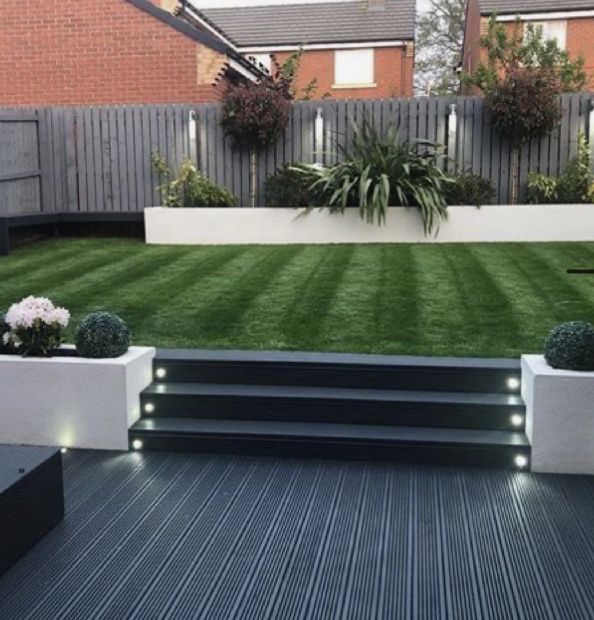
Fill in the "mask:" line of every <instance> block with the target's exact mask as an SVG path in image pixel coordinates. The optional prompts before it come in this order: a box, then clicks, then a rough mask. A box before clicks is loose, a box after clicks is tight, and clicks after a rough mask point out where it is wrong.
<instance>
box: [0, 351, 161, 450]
mask: <svg viewBox="0 0 594 620" xmlns="http://www.w3.org/2000/svg"><path fill="white" fill-rule="evenodd" d="M154 357H155V349H154V348H152V347H131V348H130V350H129V351H128V352H127V353H126V354H125V355H123V356H122V357H119V358H114V359H99V360H94V359H84V358H77V357H54V358H49V359H43V358H23V357H20V356H16V355H0V393H1V394H2V397H1V398H0V444H1V443H8V444H28V445H43V446H58V447H62V446H64V447H73V448H89V449H105V450H127V449H128V428H129V427H130V426H131V425H132V424H133V423H134V422H135V421H136V420H137V419H138V418H139V417H140V399H139V396H140V392H141V391H142V390H143V389H144V388H145V387H146V386H148V385H149V384H150V383H151V381H152V363H153V358H154Z"/></svg>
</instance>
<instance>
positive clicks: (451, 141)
mask: <svg viewBox="0 0 594 620" xmlns="http://www.w3.org/2000/svg"><path fill="white" fill-rule="evenodd" d="M457 136H458V113H457V111H456V104H455V103H452V104H450V114H449V118H448V152H447V155H448V170H449V171H450V172H454V171H455V170H456V167H457V165H456V159H455V158H456V152H457V149H456V146H457Z"/></svg>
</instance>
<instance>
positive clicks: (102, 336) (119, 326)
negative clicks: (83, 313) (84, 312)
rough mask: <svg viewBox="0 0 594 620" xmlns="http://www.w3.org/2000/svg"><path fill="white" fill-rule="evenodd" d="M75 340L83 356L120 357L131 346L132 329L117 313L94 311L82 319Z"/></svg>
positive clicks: (78, 350) (77, 348)
mask: <svg viewBox="0 0 594 620" xmlns="http://www.w3.org/2000/svg"><path fill="white" fill-rule="evenodd" d="M74 341H75V344H76V351H77V353H78V354H79V355H80V356H81V357H90V358H106V357H120V355H124V353H126V351H127V350H128V347H129V346H130V330H129V329H128V326H127V325H126V323H124V321H122V319H120V317H119V316H117V315H115V314H111V313H109V312H93V313H92V314H89V315H88V316H87V317H85V318H84V319H83V320H82V321H81V323H80V325H79V326H78V329H77V330H76V334H75V337H74Z"/></svg>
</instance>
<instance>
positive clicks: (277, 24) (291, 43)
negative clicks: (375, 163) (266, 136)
mask: <svg viewBox="0 0 594 620" xmlns="http://www.w3.org/2000/svg"><path fill="white" fill-rule="evenodd" d="M198 7H199V0H187V1H186V2H184V3H183V12H184V13H185V14H186V15H187V16H188V19H190V20H193V21H194V23H195V24H196V25H197V26H202V27H203V28H205V29H206V30H208V31H210V32H212V33H213V34H218V35H219V36H220V37H221V40H222V41H224V42H226V43H227V44H228V45H232V46H234V47H235V48H236V49H237V50H238V51H240V52H241V53H243V54H244V55H245V56H246V57H251V58H255V60H256V62H257V63H259V64H261V65H263V66H264V67H266V68H269V67H270V64H271V60H270V57H271V55H272V54H274V55H275V57H276V58H277V59H278V61H279V62H282V61H283V60H284V59H286V58H287V57H288V56H289V55H290V54H292V53H294V52H295V51H297V50H298V49H300V48H301V49H302V50H303V56H302V58H301V66H300V70H299V76H298V77H299V86H300V87H303V86H305V85H306V84H308V83H310V82H311V80H313V79H315V80H316V82H317V88H316V90H315V91H314V93H313V95H312V96H314V97H321V96H329V97H331V98H335V99H368V98H385V97H409V96H412V93H413V70H414V34H415V11H416V2H415V0H355V1H347V2H345V1H342V2H317V3H315V4H313V3H312V4H308V3H305V4H280V5H279V4H277V5H268V6H244V7H233V8H202V9H199V8H198Z"/></svg>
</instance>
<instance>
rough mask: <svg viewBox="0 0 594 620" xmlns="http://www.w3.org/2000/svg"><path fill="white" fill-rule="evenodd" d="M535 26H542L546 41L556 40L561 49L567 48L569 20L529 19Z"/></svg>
mask: <svg viewBox="0 0 594 620" xmlns="http://www.w3.org/2000/svg"><path fill="white" fill-rule="evenodd" d="M527 24H530V25H531V26H533V27H534V28H538V27H541V28H542V35H543V38H544V40H545V41H550V40H555V41H557V45H558V46H559V49H562V50H564V49H567V20H566V19H546V20H539V21H528V22H527Z"/></svg>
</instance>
